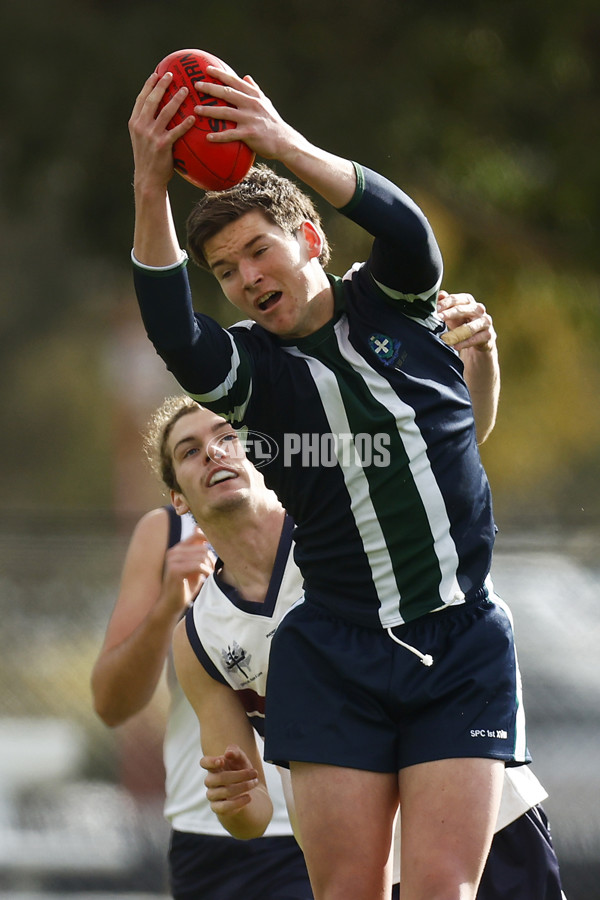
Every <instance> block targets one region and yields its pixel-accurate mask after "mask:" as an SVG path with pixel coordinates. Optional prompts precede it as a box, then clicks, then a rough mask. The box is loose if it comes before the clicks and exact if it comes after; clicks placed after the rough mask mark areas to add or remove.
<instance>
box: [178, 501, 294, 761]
mask: <svg viewBox="0 0 600 900" xmlns="http://www.w3.org/2000/svg"><path fill="white" fill-rule="evenodd" d="M293 529H294V523H293V521H292V519H291V518H290V517H289V516H286V518H285V521H284V525H283V529H282V533H281V538H280V541H279V547H278V550H277V556H276V559H275V565H274V567H273V573H272V575H271V580H270V582H269V588H268V591H267V596H266V597H265V599H264V602H263V603H256V602H253V601H248V600H245V599H244V598H243V597H242V596H241V595H240V594H239V593H238V591H236V590H235V588H233V587H231V585H228V584H226V583H225V582H224V581H223V580H222V579H220V578H219V574H218V571H217V572H216V573H215V574H213V575H212V576H211V577H210V578H208V579H207V580H206V581H205V582H204V584H203V586H202V590H201V591H200V593H199V594H198V597H197V598H196V601H195V603H194V605H193V607H192V608H191V609H190V610H188V613H187V616H186V626H187V634H188V637H189V640H190V644H191V645H192V648H193V650H194V652H195V654H196V656H197V657H198V659H199V660H200V662H201V663H202V665H203V666H204V668H205V669H206V671H207V672H208V674H209V675H211V676H212V677H213V678H214V679H216V680H217V681H220V682H221V683H222V684H227V685H229V687H231V688H233V690H234V691H239V692H240V699H241V701H242V703H243V705H244V709H245V710H246V714H247V715H248V716H249V718H250V719H251V721H252V724H253V725H254V728H255V729H256V731H257V732H258V733H259V734H260V735H261V736H264V718H265V692H266V688H267V670H268V665H269V649H270V646H271V638H272V637H273V634H274V633H275V629H276V628H277V626H278V624H279V623H280V622H281V620H282V618H283V617H284V615H285V614H286V613H287V612H288V610H289V609H290V608H291V607H292V606H293V605H294V603H296V601H298V600H300V599H301V598H302V597H303V579H302V576H301V574H300V570H299V569H298V567H297V566H296V564H295V562H294V559H293V546H294V545H293V542H292V532H293ZM261 755H262V754H261Z"/></svg>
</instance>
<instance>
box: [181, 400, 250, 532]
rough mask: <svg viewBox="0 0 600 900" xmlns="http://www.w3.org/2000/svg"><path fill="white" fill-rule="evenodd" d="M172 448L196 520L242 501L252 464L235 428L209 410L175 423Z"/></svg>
mask: <svg viewBox="0 0 600 900" xmlns="http://www.w3.org/2000/svg"><path fill="white" fill-rule="evenodd" d="M168 444H169V450H170V452H171V456H172V460H173V468H174V471H175V477H176V478H177V483H178V484H179V487H180V488H181V494H182V495H183V497H184V498H185V501H186V503H187V504H188V506H189V508H190V510H191V512H192V513H193V515H194V517H195V519H196V521H197V522H198V524H199V525H200V526H202V524H203V521H204V520H205V519H206V518H207V517H209V516H211V515H213V514H215V513H219V512H223V511H225V510H227V509H228V508H231V507H232V506H233V505H236V504H238V503H240V502H241V501H243V500H244V499H245V498H246V497H247V495H248V493H249V491H250V489H251V485H252V466H251V463H250V462H249V461H248V460H247V459H246V454H245V452H244V448H243V446H242V444H241V442H240V441H239V439H238V436H237V434H236V432H235V431H234V429H233V428H232V427H231V425H229V424H228V423H227V422H226V421H225V420H224V419H222V418H221V417H220V416H217V415H215V414H214V413H212V412H210V411H209V410H206V409H199V410H198V411H197V412H192V413H188V414H187V415H184V416H182V417H181V418H180V419H178V420H177V422H175V424H174V425H173V428H172V430H171V434H170V436H169V442H168Z"/></svg>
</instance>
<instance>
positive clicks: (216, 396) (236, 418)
mask: <svg viewBox="0 0 600 900" xmlns="http://www.w3.org/2000/svg"><path fill="white" fill-rule="evenodd" d="M240 324H243V325H250V324H252V323H250V322H243V323H240ZM223 334H226V335H227V337H228V338H229V342H230V344H231V366H230V368H229V372H228V373H227V377H226V378H225V380H224V381H222V382H221V384H219V385H217V387H216V388H214V389H213V390H212V391H209V392H208V393H207V394H190V397H192V399H194V400H197V401H198V403H214V402H216V401H218V400H222V399H223V397H226V396H227V395H228V394H229V392H230V391H231V389H232V388H233V386H234V384H235V381H236V378H237V375H238V370H239V368H240V362H241V360H240V354H239V351H238V348H237V346H236V343H235V340H234V339H233V336H232V335H231V334H230V333H229V332H228V331H227V330H226V329H223ZM251 396H252V379H250V381H249V384H248V393H247V395H246V399H245V400H244V402H243V403H242V404H241V406H236V407H234V408H233V409H232V410H230V411H229V412H228V413H227V415H225V416H224V418H226V419H227V421H230V422H240V421H242V419H243V418H244V416H245V415H246V410H247V408H248V404H249V403H250V397H251Z"/></svg>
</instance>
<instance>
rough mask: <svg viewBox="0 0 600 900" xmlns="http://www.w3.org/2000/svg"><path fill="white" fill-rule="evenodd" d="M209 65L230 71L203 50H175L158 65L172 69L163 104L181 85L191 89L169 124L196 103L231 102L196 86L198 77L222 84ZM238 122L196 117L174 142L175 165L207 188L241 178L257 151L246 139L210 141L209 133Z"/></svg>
mask: <svg viewBox="0 0 600 900" xmlns="http://www.w3.org/2000/svg"><path fill="white" fill-rule="evenodd" d="M207 66H216V67H217V68H219V69H224V70H225V71H227V70H228V69H229V66H227V65H226V64H225V63H224V62H223V61H222V60H220V59H219V58H218V57H216V56H213V55H212V54H211V53H206V52H205V51H204V50H176V51H175V53H170V54H169V55H168V56H165V58H164V59H163V60H161V62H159V64H158V65H157V67H156V71H157V72H158V74H159V75H164V74H165V72H172V73H173V80H172V81H171V84H170V85H169V87H168V89H167V91H166V93H165V96H164V99H163V100H162V102H161V104H160V107H159V108H162V107H163V106H164V104H165V103H167V102H168V101H169V100H170V99H171V97H172V96H173V95H174V94H175V92H176V91H178V90H179V88H181V87H187V88H188V89H189V93H188V95H187V97H186V98H185V100H184V101H183V103H182V104H181V106H180V107H179V110H178V111H177V112H176V113H175V115H174V116H173V119H172V120H171V123H170V124H169V126H168V127H169V128H173V127H174V126H175V125H178V124H179V123H180V122H183V120H184V119H185V118H187V117H188V116H191V115H194V107H195V106H199V105H200V106H231V104H230V103H225V101H224V100H217V99H216V98H215V97H211V96H210V95H209V94H203V93H201V92H199V91H197V90H196V87H195V85H196V82H197V81H206V82H209V83H212V84H219V83H220V82H219V80H218V79H217V78H211V77H210V75H207V74H206V67H207ZM235 127H236V126H235V122H224V121H222V120H221V119H211V118H204V117H196V123H195V124H194V125H192V127H191V128H190V130H189V131H188V132H187V134H185V135H184V136H183V137H182V138H179V140H177V141H175V144H174V145H173V162H174V164H175V169H176V171H177V172H179V174H180V175H182V176H183V177H184V178H186V179H187V180H188V181H190V182H191V183H192V184H195V185H196V187H200V188H203V189H204V190H206V191H221V190H224V189H225V188H229V187H232V186H233V185H234V184H237V183H238V181H241V180H242V178H243V177H244V175H246V173H247V172H248V169H249V168H250V167H251V165H252V163H253V162H254V153H253V152H252V150H250V148H249V147H248V146H247V144H244V142H243V141H232V142H231V143H229V144H211V143H210V141H207V140H206V135H207V134H209V133H210V132H211V131H212V132H218V131H225V130H226V129H229V128H235Z"/></svg>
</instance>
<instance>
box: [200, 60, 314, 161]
mask: <svg viewBox="0 0 600 900" xmlns="http://www.w3.org/2000/svg"><path fill="white" fill-rule="evenodd" d="M206 71H207V73H208V74H209V75H212V76H214V77H215V78H218V79H219V80H220V81H222V82H223V83H222V84H211V83H209V82H204V81H202V82H198V85H197V87H198V90H199V91H201V92H203V93H206V94H210V95H211V96H212V97H219V98H220V99H222V100H225V101H227V103H231V104H232V107H221V106H206V107H205V106H197V107H195V110H194V111H195V112H196V113H197V114H198V115H199V116H202V115H204V116H209V117H210V118H211V119H223V120H225V121H228V122H235V123H236V126H237V127H236V128H235V129H233V128H229V129H227V130H226V131H220V132H216V133H211V134H209V135H207V140H209V141H211V142H214V143H222V144H224V143H228V142H229V141H244V143H246V144H247V145H248V146H249V147H250V148H251V150H254V152H255V153H257V154H258V155H259V156H262V157H264V158H265V159H279V160H282V161H285V156H286V154H287V153H289V152H293V148H294V147H295V146H296V145H297V144H299V143H301V142H302V141H303V138H302V137H301V136H300V135H299V134H298V132H297V131H295V130H294V129H293V128H292V127H291V126H290V125H288V124H287V123H286V122H284V120H283V119H282V118H281V116H280V115H279V113H278V112H277V110H276V109H275V107H274V106H273V104H272V103H271V101H270V100H269V98H268V97H267V96H266V94H265V93H264V92H263V91H262V90H261V89H260V87H259V86H258V84H257V83H256V82H255V81H254V79H253V78H252V77H251V76H250V75H246V76H245V77H244V78H240V77H239V75H236V74H235V72H233V71H224V70H223V69H217V68H215V67H214V66H207V69H206Z"/></svg>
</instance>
